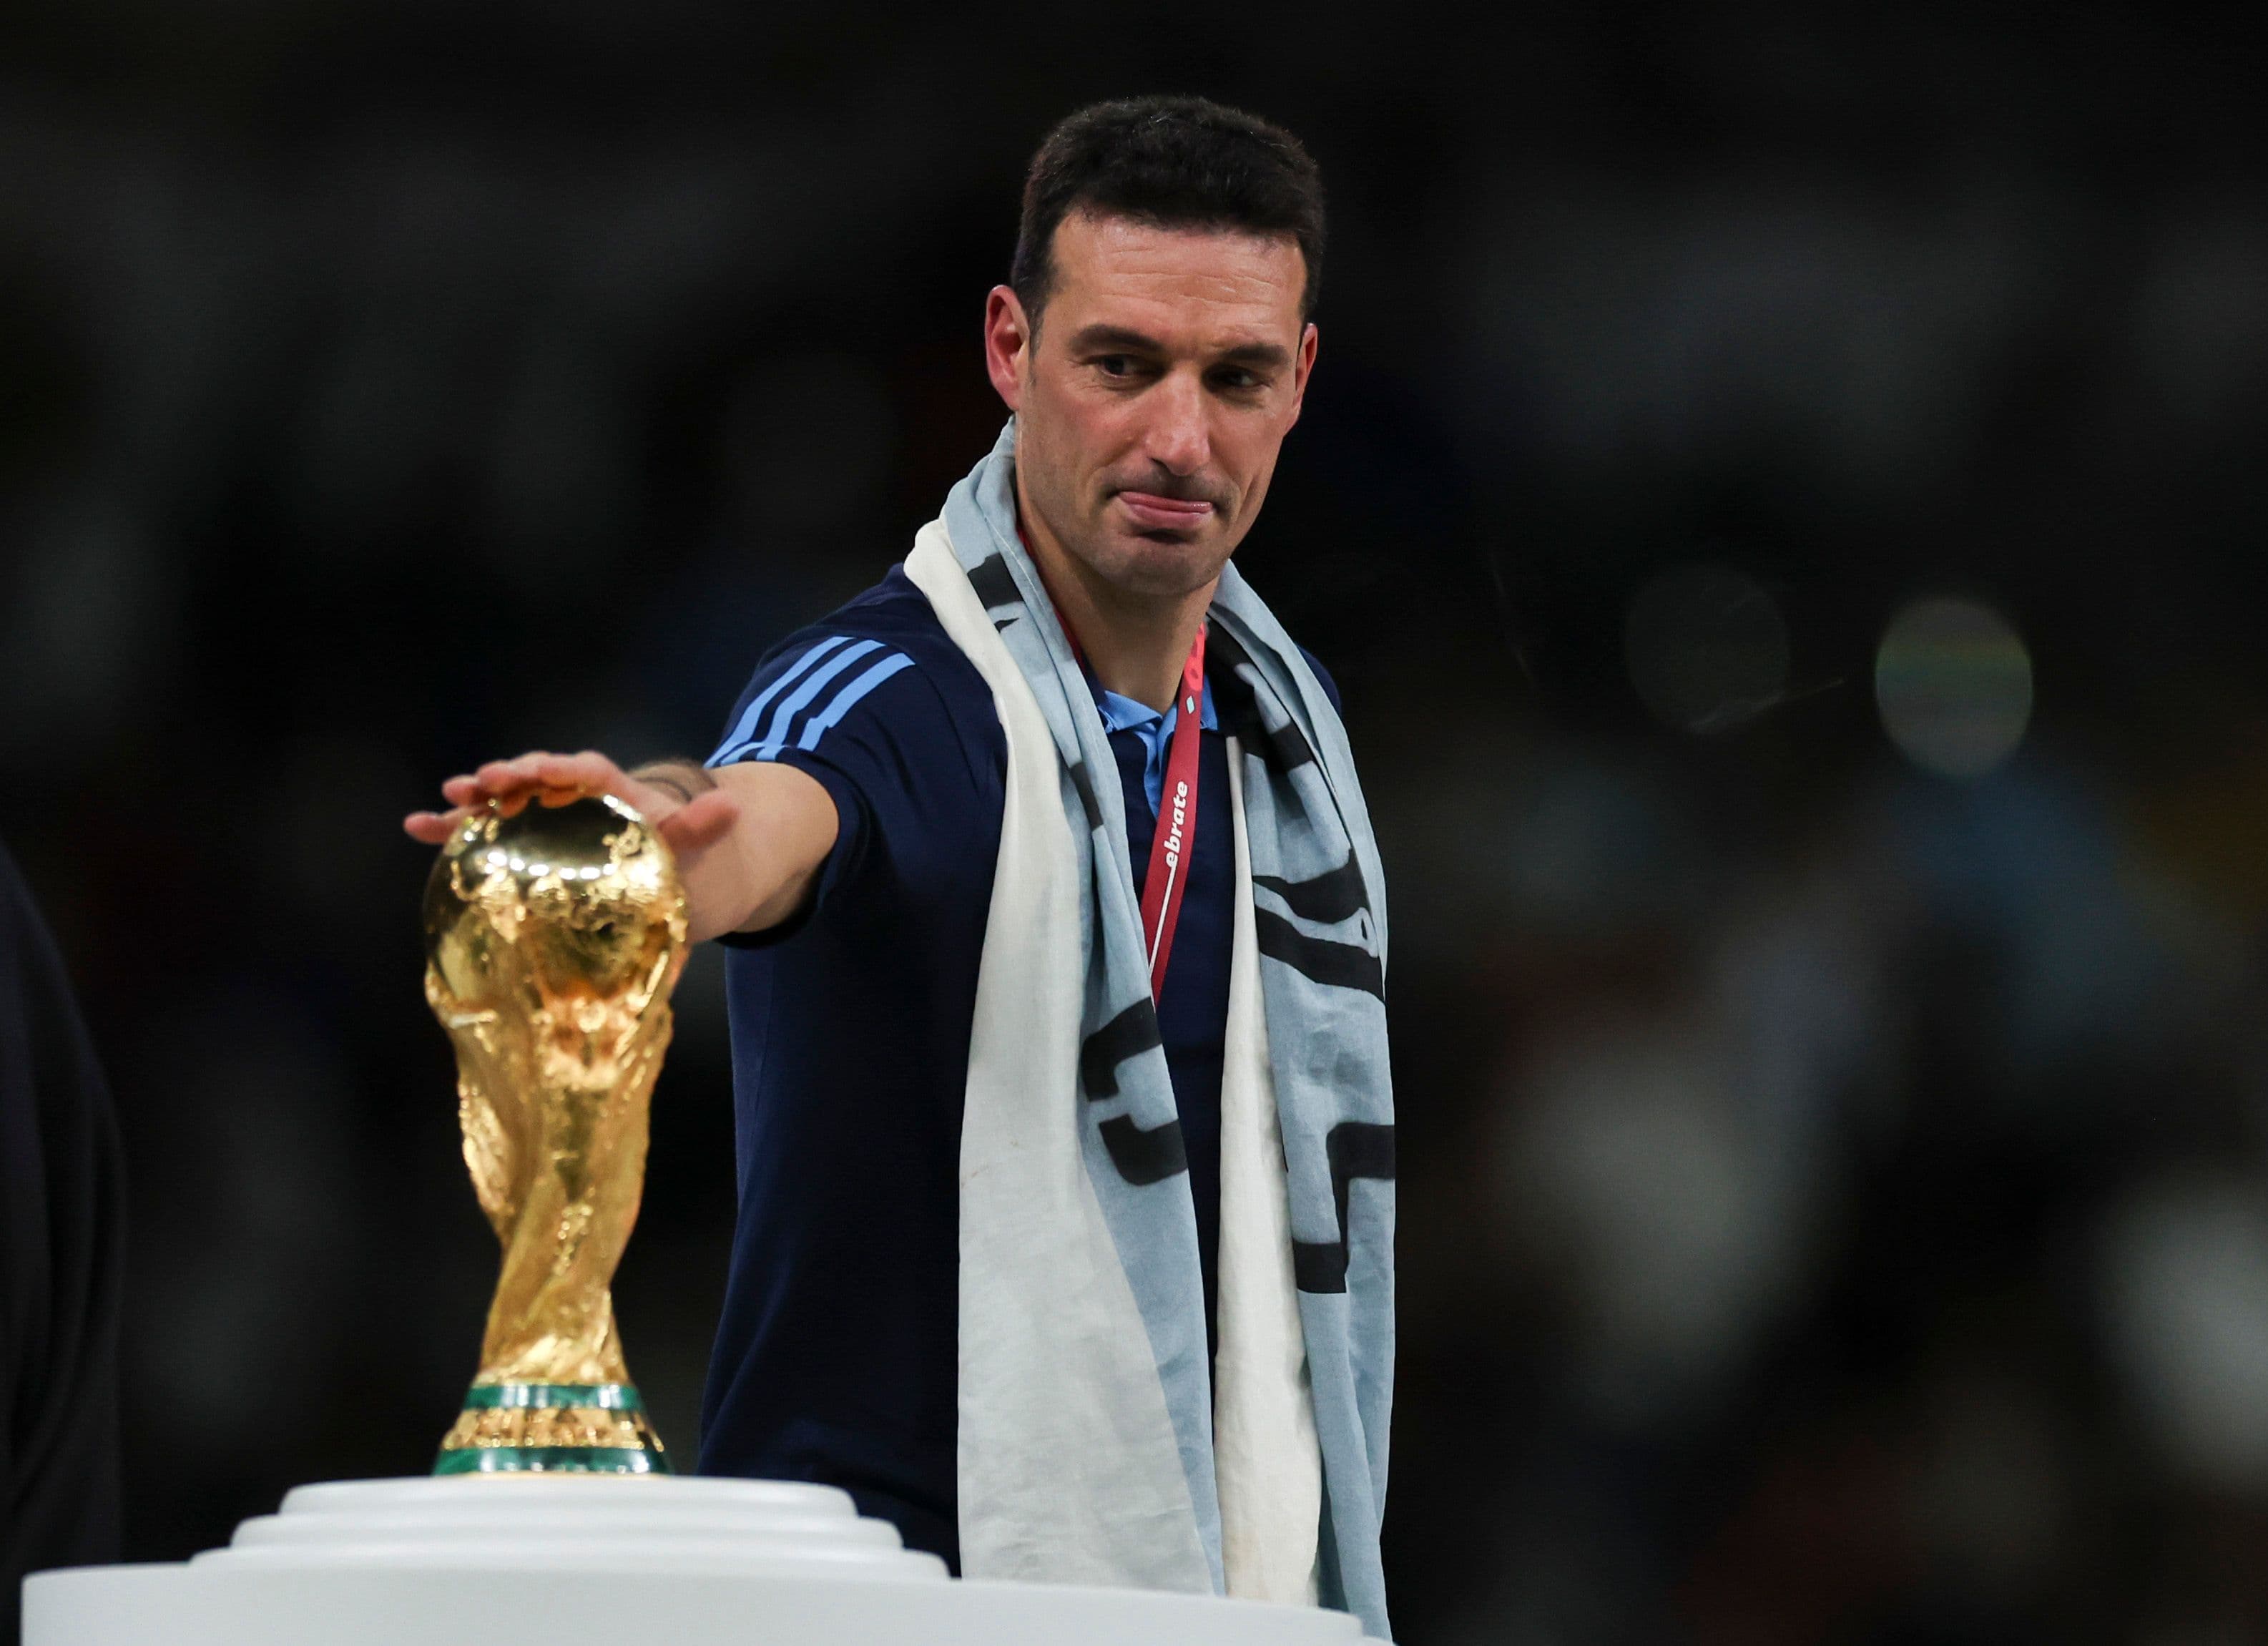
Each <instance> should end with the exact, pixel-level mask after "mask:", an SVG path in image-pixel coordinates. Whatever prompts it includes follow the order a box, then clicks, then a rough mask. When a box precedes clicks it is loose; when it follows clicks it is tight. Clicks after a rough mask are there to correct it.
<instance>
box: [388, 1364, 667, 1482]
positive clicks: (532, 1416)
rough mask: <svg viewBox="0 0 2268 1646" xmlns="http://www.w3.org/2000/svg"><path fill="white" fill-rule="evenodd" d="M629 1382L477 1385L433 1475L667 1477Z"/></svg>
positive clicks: (661, 1455)
mask: <svg viewBox="0 0 2268 1646" xmlns="http://www.w3.org/2000/svg"><path fill="white" fill-rule="evenodd" d="M672 1472H673V1471H672V1470H671V1468H670V1466H669V1458H668V1457H667V1456H666V1454H665V1453H664V1452H663V1450H662V1449H661V1437H660V1436H658V1435H656V1434H655V1433H654V1432H653V1424H652V1421H651V1420H650V1419H648V1418H647V1416H646V1414H645V1403H644V1401H643V1400H641V1399H638V1391H637V1389H636V1388H634V1387H633V1386H632V1385H630V1384H474V1385H473V1386H472V1388H471V1389H469V1390H468V1391H466V1393H465V1407H464V1410H463V1411H462V1412H461V1413H459V1415H458V1418H457V1421H456V1424H455V1426H454V1427H453V1428H451V1429H450V1430H449V1433H448V1434H447V1436H445V1437H444V1438H443V1440H442V1442H441V1453H440V1456H439V1457H438V1458H435V1459H434V1461H433V1473H436V1474H668V1473H672Z"/></svg>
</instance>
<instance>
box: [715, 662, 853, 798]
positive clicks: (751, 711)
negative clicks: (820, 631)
mask: <svg viewBox="0 0 2268 1646" xmlns="http://www.w3.org/2000/svg"><path fill="white" fill-rule="evenodd" d="M849 644H850V637H849V636H848V635H841V634H838V635H836V637H835V638H833V639H831V640H821V642H820V643H819V644H818V645H817V646H813V647H812V648H811V650H809V651H808V652H806V653H804V654H803V655H802V656H801V657H799V658H798V659H797V660H796V661H795V662H794V663H793V664H792V665H791V666H790V667H788V668H785V669H784V670H782V671H781V673H780V676H779V678H778V679H777V680H775V681H773V682H772V683H771V684H770V685H769V686H766V687H765V688H764V689H763V690H762V691H761V692H759V693H758V694H757V695H756V700H755V702H754V703H751V704H750V705H748V706H747V711H746V712H744V713H743V714H742V715H741V716H740V724H739V725H737V726H735V727H733V734H732V735H731V736H729V737H727V738H726V739H725V741H724V742H722V743H720V744H718V748H717V752H716V753H715V754H713V755H711V756H710V757H709V760H708V764H710V765H712V766H724V765H730V764H732V763H733V761H735V760H738V759H739V758H740V757H741V756H743V755H745V754H747V752H748V747H749V742H750V740H751V739H753V738H754V737H755V732H756V721H757V720H758V719H759V718H760V717H761V716H762V714H763V712H764V710H765V708H766V706H767V705H770V702H771V700H772V699H773V698H777V696H779V694H780V693H781V692H783V691H785V690H787V689H788V688H789V687H790V686H792V685H793V684H794V683H796V680H797V678H798V677H799V676H800V675H802V674H803V673H804V672H805V671H806V669H808V668H811V666H812V665H813V664H814V663H816V662H818V661H820V659H821V658H823V657H825V656H826V655H827V654H828V653H829V652H832V651H834V650H835V649H836V647H838V646H847V645H849Z"/></svg>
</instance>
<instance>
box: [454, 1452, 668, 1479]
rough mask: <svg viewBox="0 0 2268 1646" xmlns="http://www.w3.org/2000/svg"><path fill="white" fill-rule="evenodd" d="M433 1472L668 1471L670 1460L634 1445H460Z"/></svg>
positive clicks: (630, 1472)
mask: <svg viewBox="0 0 2268 1646" xmlns="http://www.w3.org/2000/svg"><path fill="white" fill-rule="evenodd" d="M433 1473H436V1474H668V1473H673V1471H672V1470H671V1469H670V1466H669V1459H668V1458H666V1457H664V1456H663V1455H662V1454H661V1453H660V1452H658V1451H644V1450H640V1449H639V1448H637V1447H636V1446H460V1447H459V1448H458V1449H457V1450H454V1451H444V1452H443V1453H442V1454H441V1456H440V1458H439V1459H438V1461H437V1462H435V1464H434V1465H433Z"/></svg>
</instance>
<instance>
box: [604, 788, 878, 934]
mask: <svg viewBox="0 0 2268 1646" xmlns="http://www.w3.org/2000/svg"><path fill="white" fill-rule="evenodd" d="M632 776H633V777H634V779H636V780H637V781H638V782H641V783H644V784H648V785H651V786H653V787H655V788H659V789H661V790H663V791H664V792H665V793H668V794H670V795H671V796H672V797H673V798H676V799H678V800H680V801H682V802H685V803H690V802H692V801H696V800H698V799H700V798H701V797H702V796H703V795H705V794H707V793H709V792H710V791H711V790H714V789H722V790H724V791H725V794H726V795H727V796H728V797H729V798H730V799H731V801H733V823H732V826H731V827H730V828H729V829H727V830H725V832H724V833H723V834H722V835H721V836H719V837H718V838H716V839H715V840H713V841H711V842H710V843H708V844H707V845H703V846H701V847H698V848H696V849H695V850H691V851H683V852H681V853H679V855H678V872H679V874H680V875H681V877H682V878H683V880H684V882H685V893H686V904H687V913H688V916H689V920H690V923H691V926H692V935H693V938H694V940H695V941H701V940H703V939H705V938H711V937H717V936H720V935H722V934H725V933H727V932H755V931H762V930H763V929H764V928H766V927H768V926H777V924H778V923H779V922H780V921H782V920H784V919H787V918H788V917H789V916H790V915H792V914H793V913H794V912H796V911H797V910H798V909H799V908H800V907H801V906H802V904H803V902H804V899H805V898H806V897H808V896H809V895H810V892H811V888H812V883H813V881H814V878H815V877H816V875H817V873H818V870H819V867H820V866H821V864H822V863H824V862H825V861H826V860H827V853H828V851H829V850H830V849H831V848H832V847H833V845H834V844H835V836H836V826H837V820H836V813H835V802H834V801H833V799H832V798H831V797H830V796H829V795H828V793H827V791H826V789H825V788H823V787H821V785H820V784H819V782H818V781H817V779H814V778H812V777H811V776H809V775H808V774H807V773H806V772H802V771H797V770H796V769H795V768H794V767H792V766H786V765H779V764H771V763H767V762H755V763H746V764H738V765H731V766H725V767H722V768H720V769H718V771H704V770H703V769H702V768H701V767H700V766H698V765H696V764H693V763H692V762H690V761H680V760H668V761H658V762H656V763H654V764H652V765H648V766H641V767H640V768H639V769H638V770H637V771H636V772H634V773H633V774H632Z"/></svg>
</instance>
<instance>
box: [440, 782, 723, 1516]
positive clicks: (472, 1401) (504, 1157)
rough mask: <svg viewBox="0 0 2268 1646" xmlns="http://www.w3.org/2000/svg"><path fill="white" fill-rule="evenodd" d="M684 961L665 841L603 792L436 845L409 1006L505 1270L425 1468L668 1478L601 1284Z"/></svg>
mask: <svg viewBox="0 0 2268 1646" xmlns="http://www.w3.org/2000/svg"><path fill="white" fill-rule="evenodd" d="M685 950H686V924H685V894H684V891H683V889H682V888H681V886H680V884H679V882H678V878H677V867H676V863H675V861H674V860H673V858H672V857H671V855H670V851H669V847H668V846H667V845H665V844H664V843H663V841H662V839H661V837H660V836H659V834H657V833H656V832H655V831H654V830H653V829H652V828H651V827H650V826H649V825H648V824H647V823H646V822H645V820H644V818H643V817H641V816H639V815H638V814H637V812H635V811H633V810H632V809H631V808H629V807H628V806H625V805H623V804H622V802H621V801H617V800H614V799H612V798H610V797H603V796H602V797H600V798H596V799H585V800H578V801H572V802H571V803H569V804H567V805H564V806H560V807H556V808H554V807H547V806H544V805H541V804H540V803H537V802H534V801H531V802H530V803H529V804H528V805H527V807H526V808H524V809H522V810H521V811H519V812H518V813H517V814H515V815H514V816H509V817H507V816H504V814H503V812H502V811H500V810H499V809H497V808H495V807H493V806H491V807H490V808H488V809H486V810H485V811H482V812H477V813H475V815H474V816H471V817H469V818H468V819H467V820H466V822H465V823H464V824H463V825H462V826H461V827H460V828H459V829H458V830H457V831H456V833H455V834H454V835H453V836H452V837H451V838H450V839H449V841H448V843H447V845H444V846H443V847H442V849H441V858H440V860H439V861H438V863H436V864H435V865H434V866H433V875H432V878H431V880H430V881H429V882H427V883H426V888H425V955H426V965H425V998H426V1000H428V1001H430V1002H431V1005H432V1008H433V1012H434V1015H436V1016H438V1018H439V1019H440V1020H441V1024H442V1027H443V1028H445V1029H446V1030H448V1031H449V1038H450V1039H451V1040H452V1041H453V1042H454V1043H455V1044H456V1050H457V1104H458V1108H457V1113H458V1118H459V1121H460V1124H461V1125H462V1126H463V1128H464V1134H465V1164H466V1165H467V1167H468V1168H469V1169H470V1170H471V1172H472V1176H473V1188H474V1191H475V1192H476V1193H477V1194H478V1195H479V1196H480V1201H481V1207H482V1210H483V1211H485V1212H486V1213H487V1214H488V1215H489V1222H490V1223H492V1224H494V1225H495V1227H496V1232H497V1240H498V1241H499V1242H501V1243H502V1244H503V1246H504V1268H503V1273H501V1274H500V1275H499V1276H498V1278H497V1288H496V1299H495V1302H494V1303H491V1304H490V1308H489V1322H488V1335H487V1338H486V1340H485V1341H484V1342H483V1343H482V1348H481V1369H480V1375H479V1376H478V1377H475V1379H474V1380H473V1386H472V1388H471V1390H470V1391H468V1393H467V1395H466V1397H465V1406H464V1410H463V1412H462V1413H460V1415H459V1416H458V1419H457V1421H456V1423H455V1425H454V1426H453V1428H451V1429H450V1430H449V1432H448V1434H447V1435H446V1436H444V1437H443V1439H442V1442H441V1451H440V1456H439V1458H438V1459H437V1460H436V1461H435V1463H434V1465H433V1473H436V1474H476V1473H477V1474H487V1473H544V1472H565V1473H595V1474H652V1473H669V1462H668V1459H667V1458H666V1456H665V1455H664V1453H663V1451H662V1447H661V1440H660V1437H659V1436H657V1435H656V1434H655V1433H654V1429H653V1425H652V1422H651V1421H648V1419H647V1417H646V1413H645V1410H644V1405H643V1403H642V1402H641V1401H640V1400H639V1399H638V1392H637V1386H636V1385H635V1384H632V1383H631V1382H630V1372H629V1369H628V1368H627V1367H626V1366H625V1365H624V1363H623V1361H622V1343H621V1340H620V1339H619V1338H618V1337H617V1336H616V1335H615V1304H614V1295H613V1292H612V1291H611V1290H610V1287H611V1285H612V1283H613V1281H614V1276H615V1266H616V1265H617V1264H618V1263H620V1262H621V1260H622V1248H623V1247H624V1246H625V1245H626V1244H628V1243H629V1240H630V1226H631V1225H632V1224H633V1223H635V1222H637V1211H638V1198H639V1195H640V1193H641V1192H642V1190H643V1188H644V1178H645V1147H646V1113H647V1106H648V1103H649V1100H650V1099H651V1097H652V1093H653V1082H654V1077H655V1076H656V1075H657V1074H659V1073H660V1072H661V1058H662V1053H663V1052H664V1051H666V1049H667V1048H668V1045H669V1033H670V1013H669V992H670V990H671V989H672V988H673V987H674V986H675V985H676V982H677V977H678V973H679V972H680V971H681V970H682V969H683V967H684V963H685Z"/></svg>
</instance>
